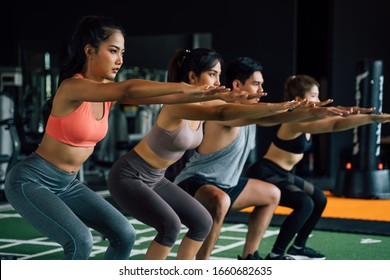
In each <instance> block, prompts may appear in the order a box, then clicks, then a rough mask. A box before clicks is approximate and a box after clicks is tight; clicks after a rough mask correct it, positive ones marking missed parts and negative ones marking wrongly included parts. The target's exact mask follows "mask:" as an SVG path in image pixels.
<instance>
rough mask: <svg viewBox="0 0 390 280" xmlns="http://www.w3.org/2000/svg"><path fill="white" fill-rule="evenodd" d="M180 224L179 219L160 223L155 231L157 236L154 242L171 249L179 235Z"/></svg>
mask: <svg viewBox="0 0 390 280" xmlns="http://www.w3.org/2000/svg"><path fill="white" fill-rule="evenodd" d="M180 229H181V222H180V219H178V218H177V219H170V220H169V221H165V222H163V223H161V224H160V225H159V226H158V227H156V230H157V236H156V238H155V240H156V241H157V242H158V243H160V244H161V245H164V246H167V247H172V246H173V245H175V242H176V240H177V237H178V236H179V234H180Z"/></svg>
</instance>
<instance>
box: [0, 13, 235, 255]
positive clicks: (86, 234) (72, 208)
mask: <svg viewBox="0 0 390 280" xmlns="http://www.w3.org/2000/svg"><path fill="white" fill-rule="evenodd" d="M124 43H125V41H124V32H123V29H122V28H121V27H120V26H119V25H117V24H115V23H114V22H113V21H112V20H111V19H109V18H106V17H99V16H88V17H85V18H83V19H82V20H81V21H80V22H79V25H78V27H77V29H76V32H75V33H74V35H73V38H72V42H71V45H70V57H69V59H68V61H67V63H66V64H65V65H63V68H62V69H61V73H60V79H59V83H58V84H59V87H58V90H57V92H56V94H55V96H54V98H53V102H52V109H51V113H50V116H49V118H48V122H47V127H46V131H45V134H44V136H43V139H42V142H41V144H40V146H39V147H38V149H37V150H36V151H35V152H33V153H32V154H31V155H30V156H28V157H27V158H26V159H25V160H24V161H22V162H19V163H18V164H17V165H16V166H15V167H14V168H13V169H12V171H11V172H9V174H7V178H6V183H5V193H6V197H7V200H8V201H9V203H10V204H11V205H12V206H13V207H14V208H15V210H16V211H17V212H18V213H19V214H20V215H21V216H22V217H23V218H24V219H26V220H27V221H28V222H29V223H30V224H31V225H32V226H34V227H35V228H36V229H37V230H38V231H40V232H41V233H42V234H43V235H45V236H47V237H48V238H50V239H52V240H54V241H55V242H57V243H59V244H60V245H61V246H62V247H63V249H64V255H63V259H88V258H89V256H90V253H91V250H92V245H93V240H92V235H91V232H90V230H89V227H91V228H93V229H95V230H96V231H98V232H100V233H101V234H103V235H104V236H105V237H107V239H108V240H109V242H110V244H109V246H108V248H107V251H106V252H105V255H104V258H105V259H128V257H129V255H130V251H131V249H132V247H133V244H134V241H135V231H134V229H133V227H132V226H131V225H130V224H129V222H128V220H127V219H126V217H125V216H124V215H122V213H120V212H119V211H118V210H117V209H116V208H115V207H113V206H112V205H111V204H110V203H108V202H107V201H106V200H104V199H103V198H101V197H100V196H99V195H97V194H96V193H95V192H93V191H91V190H90V189H89V188H88V187H87V186H85V185H83V184H82V183H81V182H80V181H79V180H78V179H77V178H76V176H77V173H78V171H79V170H80V168H81V166H82V164H83V163H84V162H85V161H86V160H87V159H88V158H89V156H90V155H91V154H92V152H93V150H94V147H95V145H96V143H97V142H99V141H100V140H101V139H102V138H103V137H104V136H105V135H106V133H107V128H108V122H107V119H108V115H109V112H110V108H111V107H112V106H113V104H114V103H115V102H117V101H119V102H122V103H133V104H140V103H175V102H191V101H192V102H193V101H194V100H196V101H197V100H199V98H204V99H208V98H211V99H213V98H223V97H224V96H230V93H229V89H226V88H224V87H210V86H208V85H196V86H194V85H190V84H187V83H165V82H155V81H148V80H142V79H130V80H126V81H123V82H117V83H114V82H112V80H113V79H114V78H115V76H116V74H117V73H118V71H119V70H120V68H121V66H122V63H123V53H124ZM168 94H170V95H169V96H168Z"/></svg>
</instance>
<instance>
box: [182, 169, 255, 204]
mask: <svg viewBox="0 0 390 280" xmlns="http://www.w3.org/2000/svg"><path fill="white" fill-rule="evenodd" d="M247 183H248V178H244V177H240V179H239V180H238V183H237V185H236V186H234V187H231V188H221V187H219V186H218V185H216V184H215V183H213V182H210V181H207V179H206V178H204V177H202V176H200V175H195V176H192V177H189V178H187V179H186V180H184V181H182V182H180V183H178V186H180V187H181V188H182V189H183V190H185V191H186V192H188V193H189V194H190V195H191V196H195V193H196V192H197V191H198V189H199V188H200V187H201V186H204V185H213V186H215V187H217V188H218V189H220V190H222V191H224V192H225V193H226V194H227V195H228V196H229V197H230V207H229V211H230V208H231V207H232V205H233V204H234V202H235V201H236V199H237V197H238V196H239V195H240V194H241V192H242V190H243V189H244V188H245V186H246V184H247Z"/></svg>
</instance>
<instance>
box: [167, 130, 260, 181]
mask: <svg viewBox="0 0 390 280" xmlns="http://www.w3.org/2000/svg"><path fill="white" fill-rule="evenodd" d="M255 145H256V125H253V124H252V125H247V126H243V127H240V132H239V133H238V135H237V138H236V139H234V141H233V142H232V143H230V145H228V146H226V147H225V148H223V149H222V150H219V151H217V152H215V153H212V154H199V153H198V152H196V151H195V152H194V154H193V155H192V157H191V158H190V160H189V161H188V162H187V164H186V166H185V167H184V169H183V170H182V171H181V172H180V173H179V174H178V175H177V176H176V178H175V181H174V182H175V183H176V184H178V183H180V182H182V181H184V180H186V179H188V178H190V177H192V176H195V175H200V176H202V177H203V178H205V179H206V180H207V181H209V182H212V183H214V184H216V185H218V186H219V187H221V188H232V187H234V186H236V185H237V183H238V180H239V179H240V176H241V173H242V170H243V168H244V164H245V162H246V161H247V159H248V155H249V153H250V151H251V150H252V149H253V148H254V147H255Z"/></svg>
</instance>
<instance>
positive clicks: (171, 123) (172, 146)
mask: <svg viewBox="0 0 390 280" xmlns="http://www.w3.org/2000/svg"><path fill="white" fill-rule="evenodd" d="M221 63H222V58H221V57H220V56H219V54H218V53H216V52H215V51H213V50H210V49H204V48H197V49H193V50H179V51H178V52H177V53H176V55H175V56H174V57H173V59H172V61H171V64H170V66H169V70H168V80H169V81H175V82H186V83H189V84H192V85H202V84H208V85H209V86H218V85H219V83H220V81H219V76H220V75H221ZM259 96H261V94H255V95H254V96H253V97H254V98H258V97H259ZM210 102H211V101H205V102H198V103H191V104H173V105H164V106H163V107H162V109H161V111H160V113H159V115H158V117H157V120H156V122H155V124H154V126H153V127H152V129H151V131H150V132H149V133H148V134H147V135H146V136H145V138H144V139H143V140H141V141H140V142H139V143H138V144H137V145H136V146H135V147H134V149H132V150H131V151H130V152H128V153H127V154H125V155H124V156H122V157H121V158H119V159H118V160H117V161H116V163H114V165H113V166H112V168H111V170H110V173H109V178H108V186H109V191H110V193H111V195H112V197H113V198H114V199H115V200H116V202H117V203H118V204H119V205H120V206H121V207H122V208H123V209H124V210H125V211H126V213H128V214H130V215H132V216H133V217H134V218H136V219H138V220H140V221H141V222H143V223H145V224H147V225H150V226H151V227H153V228H155V229H156V231H157V236H156V237H155V238H154V240H153V241H152V242H151V244H150V246H149V248H148V250H147V252H146V256H145V258H146V259H166V258H167V256H168V254H169V252H170V251H171V249H172V247H173V245H174V244H175V242H176V239H177V237H178V235H179V233H180V230H181V224H184V225H185V226H186V227H187V228H188V231H187V233H186V235H185V237H184V238H183V240H182V242H181V244H180V245H179V249H178V252H177V256H176V258H177V259H189V260H191V259H194V258H195V255H196V253H197V251H198V250H199V248H200V246H201V245H202V243H203V241H204V240H205V238H206V237H207V235H208V233H209V231H210V228H211V224H212V219H211V216H210V214H209V212H208V211H207V210H206V208H204V207H203V206H202V205H201V204H200V203H199V202H198V201H197V200H196V199H194V198H193V197H192V196H191V195H189V194H188V193H186V192H185V191H184V190H182V189H181V188H180V187H178V186H177V185H176V184H174V183H172V182H171V181H169V180H168V179H167V178H165V176H164V175H165V172H166V169H167V168H168V167H169V166H171V165H172V164H174V163H175V162H176V161H177V160H178V159H180V158H181V157H182V156H183V154H184V153H185V151H186V150H190V149H194V148H196V147H197V146H198V145H199V144H200V142H201V141H202V138H203V128H202V126H203V121H204V120H231V119H236V118H260V117H264V116H269V115H274V114H277V113H281V112H286V111H287V110H288V109H290V108H291V107H296V106H299V105H300V104H301V102H290V101H288V102H282V103H273V104H272V103H256V104H247V105H243V104H226V102H222V104H221V103H218V104H214V103H210Z"/></svg>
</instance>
